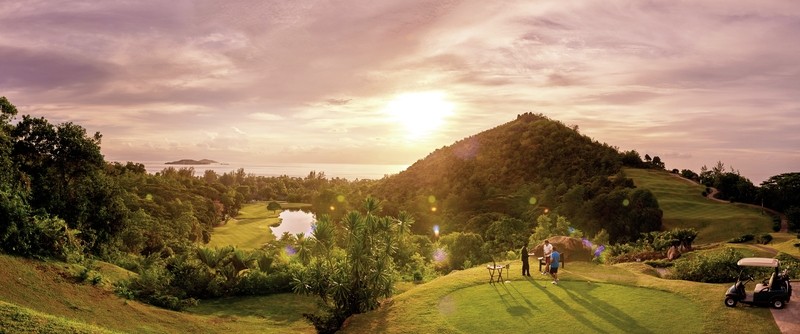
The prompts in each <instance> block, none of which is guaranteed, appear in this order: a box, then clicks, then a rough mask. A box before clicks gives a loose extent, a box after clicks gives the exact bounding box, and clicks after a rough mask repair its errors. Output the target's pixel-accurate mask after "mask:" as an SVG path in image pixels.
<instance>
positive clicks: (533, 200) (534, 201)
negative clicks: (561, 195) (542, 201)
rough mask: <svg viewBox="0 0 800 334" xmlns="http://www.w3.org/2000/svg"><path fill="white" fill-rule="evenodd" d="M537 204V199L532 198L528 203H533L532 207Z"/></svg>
mask: <svg viewBox="0 0 800 334" xmlns="http://www.w3.org/2000/svg"><path fill="white" fill-rule="evenodd" d="M536 202H537V200H536V197H531V199H529V200H528V203H531V205H536Z"/></svg>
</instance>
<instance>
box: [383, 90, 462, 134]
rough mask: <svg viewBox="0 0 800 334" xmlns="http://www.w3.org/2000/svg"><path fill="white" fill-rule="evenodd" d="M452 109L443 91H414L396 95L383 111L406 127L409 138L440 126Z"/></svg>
mask: <svg viewBox="0 0 800 334" xmlns="http://www.w3.org/2000/svg"><path fill="white" fill-rule="evenodd" d="M453 109H454V106H453V103H451V102H449V101H447V96H446V95H445V93H443V92H416V93H405V94H400V95H397V96H396V97H395V98H394V99H392V100H391V101H389V103H388V104H387V105H386V109H385V112H386V113H387V114H389V115H390V116H391V117H392V119H393V121H396V122H398V123H399V124H402V125H403V126H404V127H405V128H406V131H407V132H406V134H407V137H408V138H409V139H416V138H420V137H424V136H426V135H428V134H430V133H432V132H433V131H434V130H436V129H438V128H439V127H441V126H442V124H444V120H445V118H446V117H448V116H450V115H451V114H452V113H453Z"/></svg>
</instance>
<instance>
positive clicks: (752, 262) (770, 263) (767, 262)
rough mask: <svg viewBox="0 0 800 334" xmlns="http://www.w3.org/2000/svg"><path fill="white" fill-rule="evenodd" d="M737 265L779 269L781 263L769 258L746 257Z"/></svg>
mask: <svg viewBox="0 0 800 334" xmlns="http://www.w3.org/2000/svg"><path fill="white" fill-rule="evenodd" d="M736 264H738V265H740V266H745V267H773V268H774V267H777V266H778V265H779V264H780V262H778V259H770V258H768V257H745V258H742V259H741V260H739V262H736Z"/></svg>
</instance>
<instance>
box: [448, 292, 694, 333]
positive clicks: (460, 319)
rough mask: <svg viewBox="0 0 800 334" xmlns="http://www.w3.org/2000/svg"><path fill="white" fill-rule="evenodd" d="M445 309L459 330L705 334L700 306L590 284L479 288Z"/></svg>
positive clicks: (452, 298) (451, 298)
mask: <svg viewBox="0 0 800 334" xmlns="http://www.w3.org/2000/svg"><path fill="white" fill-rule="evenodd" d="M438 307H439V310H440V312H442V314H443V315H444V317H445V319H446V321H447V322H448V323H449V324H450V325H451V326H452V327H453V328H455V329H457V330H460V331H463V332H467V333H488V332H493V331H496V330H498V329H499V328H502V329H503V331H504V332H505V331H509V332H512V333H520V332H527V331H530V330H532V329H537V331H542V332H547V333H626V332H627V333H674V332H675V328H674V326H675V323H673V322H672V321H664V319H663V318H662V317H658V316H653V315H658V314H669V316H670V318H673V319H681V320H680V321H681V324H680V326H681V327H680V328H681V330H680V332H681V333H699V332H701V330H702V323H701V321H700V318H699V317H693V316H692V315H694V314H698V313H699V309H700V305H699V304H697V303H694V302H692V301H691V300H689V299H688V298H686V297H683V296H680V295H678V294H673V293H669V292H664V291H659V290H655V289H648V288H639V287H631V286H623V285H616V284H606V283H590V282H586V281H562V282H561V283H559V285H552V284H550V282H549V281H542V280H522V281H512V282H510V283H506V284H479V285H475V286H473V287H470V288H466V289H461V290H458V291H455V292H453V293H451V294H448V295H446V296H444V297H443V298H442V299H441V300H440V302H439V306H438Z"/></svg>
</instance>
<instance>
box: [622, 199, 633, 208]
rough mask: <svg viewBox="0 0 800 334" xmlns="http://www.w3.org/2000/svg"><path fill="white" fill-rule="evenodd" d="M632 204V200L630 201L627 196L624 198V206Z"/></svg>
mask: <svg viewBox="0 0 800 334" xmlns="http://www.w3.org/2000/svg"><path fill="white" fill-rule="evenodd" d="M630 204H631V201H629V200H628V199H627V198H626V199H624V200H622V206H628V205H630Z"/></svg>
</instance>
